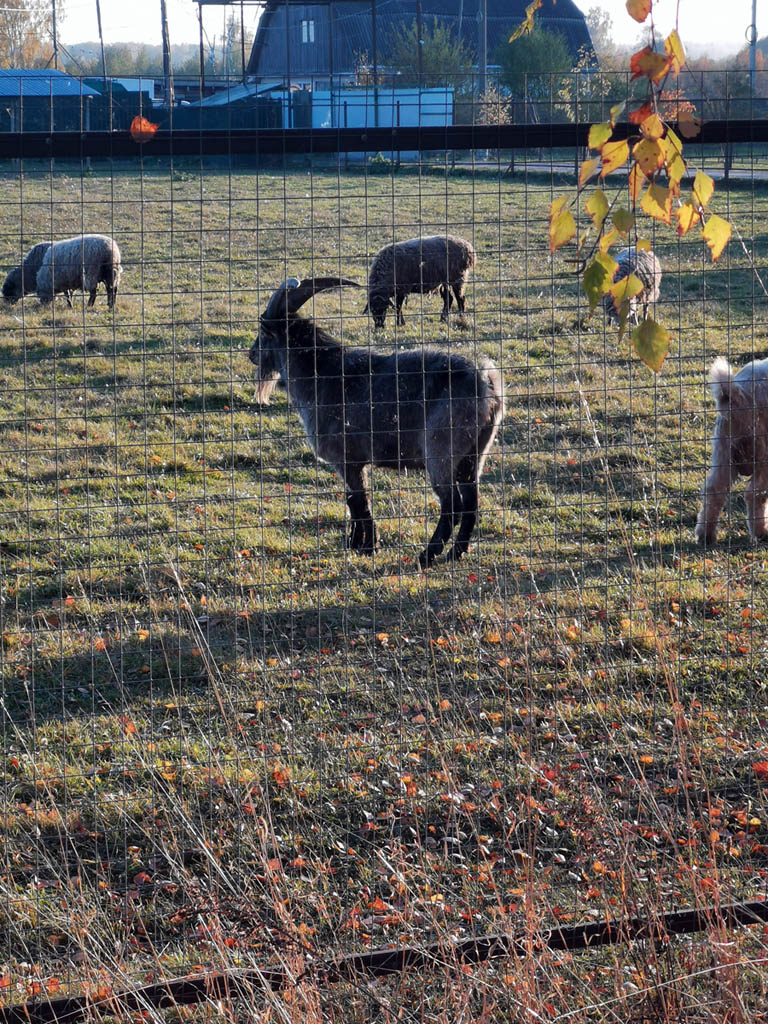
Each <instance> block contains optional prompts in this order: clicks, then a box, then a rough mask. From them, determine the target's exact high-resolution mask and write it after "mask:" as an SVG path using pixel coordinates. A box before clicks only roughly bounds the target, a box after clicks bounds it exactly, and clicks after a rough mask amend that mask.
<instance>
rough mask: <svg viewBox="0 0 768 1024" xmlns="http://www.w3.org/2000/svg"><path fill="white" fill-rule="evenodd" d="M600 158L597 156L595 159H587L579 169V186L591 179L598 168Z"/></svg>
mask: <svg viewBox="0 0 768 1024" xmlns="http://www.w3.org/2000/svg"><path fill="white" fill-rule="evenodd" d="M599 163H600V160H599V159H598V157H595V158H594V159H593V160H585V161H584V163H583V164H582V165H581V167H580V169H579V188H581V187H582V186H583V185H586V183H587V182H588V181H589V179H590V178H591V177H592V175H593V174H594V173H595V171H596V170H597V168H598V165H599Z"/></svg>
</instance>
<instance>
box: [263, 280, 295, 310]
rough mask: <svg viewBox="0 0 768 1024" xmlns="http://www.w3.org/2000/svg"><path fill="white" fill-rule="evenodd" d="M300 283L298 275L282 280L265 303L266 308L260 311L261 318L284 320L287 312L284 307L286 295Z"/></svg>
mask: <svg viewBox="0 0 768 1024" xmlns="http://www.w3.org/2000/svg"><path fill="white" fill-rule="evenodd" d="M300 284H301V281H299V279H298V277H289V278H288V280H287V281H283V283H282V284H281V285H280V287H279V288H277V289H276V290H275V291H274V292H273V294H272V298H271V299H270V300H269V303H268V304H267V308H266V309H265V310H264V312H263V313H262V315H261V316H262V319H263V320H284V319H285V314H286V312H287V308H286V295H287V293H288V291H293V290H294V289H295V288H298V287H299V285H300Z"/></svg>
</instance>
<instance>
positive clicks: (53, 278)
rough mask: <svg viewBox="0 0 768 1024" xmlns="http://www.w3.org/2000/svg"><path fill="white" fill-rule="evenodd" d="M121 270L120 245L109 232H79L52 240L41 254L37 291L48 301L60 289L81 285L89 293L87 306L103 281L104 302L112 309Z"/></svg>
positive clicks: (44, 300) (94, 297)
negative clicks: (43, 253)
mask: <svg viewBox="0 0 768 1024" xmlns="http://www.w3.org/2000/svg"><path fill="white" fill-rule="evenodd" d="M121 274H122V267H121V260H120V249H119V248H118V246H117V242H115V240H114V239H113V238H110V237H109V236H108V235H78V236H77V237H76V238H66V239H64V240H63V241H61V242H54V243H53V245H51V246H50V248H49V249H48V251H47V252H46V253H45V255H44V256H43V262H42V265H41V267H40V270H39V271H38V273H37V295H38V298H39V299H40V301H41V302H42V303H46V302H51V301H52V300H53V297H54V295H56V294H57V293H59V292H67V291H75V290H78V289H81V290H82V291H84V292H88V293H89V297H88V306H89V307H90V306H92V305H93V304H94V302H95V301H96V289H97V288H98V286H99V284H100V282H102V281H103V282H104V285H105V286H106V289H107V306H108V307H109V309H112V308H113V307H114V305H115V299H116V298H117V289H118V286H119V284H120V277H121Z"/></svg>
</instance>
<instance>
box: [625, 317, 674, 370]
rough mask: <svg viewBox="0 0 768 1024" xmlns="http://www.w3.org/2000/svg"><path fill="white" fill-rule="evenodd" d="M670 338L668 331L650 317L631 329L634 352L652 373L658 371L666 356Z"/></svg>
mask: <svg viewBox="0 0 768 1024" xmlns="http://www.w3.org/2000/svg"><path fill="white" fill-rule="evenodd" d="M670 340H671V338H670V334H669V331H668V330H667V329H666V328H665V327H662V326H661V324H657V323H656V321H655V320H651V319H650V318H648V319H646V320H643V322H642V323H641V324H640V326H639V327H636V328H635V329H634V331H632V344H633V345H634V348H635V352H637V354H638V355H639V356H640V358H641V359H642V360H643V362H644V363H645V365H646V366H650V368H651V369H652V370H653V371H654V373H658V372H659V370H660V369H661V367H662V365H663V363H664V360H665V359H666V358H667V353H668V352H669V343H670Z"/></svg>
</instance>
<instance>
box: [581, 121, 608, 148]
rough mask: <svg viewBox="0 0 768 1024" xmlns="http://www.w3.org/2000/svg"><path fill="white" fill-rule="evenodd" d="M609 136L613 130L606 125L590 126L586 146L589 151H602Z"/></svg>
mask: <svg viewBox="0 0 768 1024" xmlns="http://www.w3.org/2000/svg"><path fill="white" fill-rule="evenodd" d="M611 135H613V129H612V128H611V126H610V125H609V124H608V123H605V122H604V123H603V124H593V125H590V129H589V137H588V139H587V145H588V146H589V148H590V149H602V148H603V146H604V145H605V144H606V142H607V141H608V139H610V137H611Z"/></svg>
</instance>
